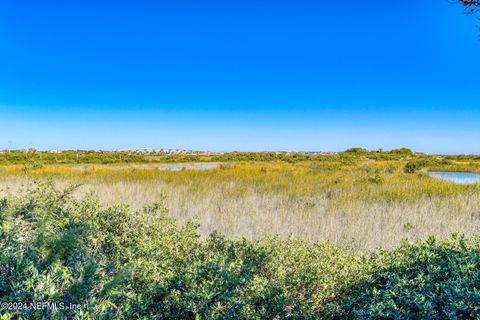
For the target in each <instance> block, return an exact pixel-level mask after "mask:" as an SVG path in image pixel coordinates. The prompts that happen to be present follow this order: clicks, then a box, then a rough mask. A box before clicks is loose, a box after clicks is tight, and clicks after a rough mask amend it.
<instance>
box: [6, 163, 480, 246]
mask: <svg viewBox="0 0 480 320" xmlns="http://www.w3.org/2000/svg"><path fill="white" fill-rule="evenodd" d="M227 158H228V157H227ZM384 158H387V159H384ZM392 158H393V159H392ZM395 158H396V159H395ZM398 158H400V157H399V156H396V157H392V156H391V155H388V156H385V155H383V156H382V155H380V156H379V155H378V154H373V155H346V156H341V157H339V156H334V155H332V156H322V157H321V158H318V159H307V160H304V159H301V160H300V161H291V159H284V158H281V157H280V158H279V159H276V160H275V159H274V160H269V159H267V160H268V161H265V160H264V161H243V162H242V161H228V162H224V163H223V164H221V165H220V166H219V167H218V168H215V169H211V170H203V171H200V170H197V171H196V170H183V171H165V170H157V169H158V167H159V166H160V165H159V164H152V163H140V164H125V163H119V164H108V165H107V164H88V165H85V164H45V165H4V166H2V167H0V190H1V191H0V192H1V193H2V194H15V193H16V192H17V191H18V190H19V189H22V188H23V187H25V186H27V185H28V184H29V183H30V182H31V181H33V180H39V181H42V180H43V181H45V180H51V181H53V182H54V183H56V184H57V185H58V186H61V187H66V186H68V185H71V184H73V185H79V188H78V190H77V191H76V194H77V195H78V196H82V195H85V194H89V193H94V194H95V196H96V197H98V198H99V200H100V201H101V202H102V203H104V204H108V205H114V204H119V203H125V204H128V205H130V206H131V207H133V208H136V209H139V208H142V207H143V206H145V205H148V204H151V203H155V202H161V203H162V204H164V205H165V206H166V207H168V208H169V212H170V214H172V215H173V216H174V217H175V218H176V219H177V221H178V222H179V223H180V224H184V223H186V222H187V221H189V220H191V219H196V220H197V221H198V222H199V224H200V233H201V235H202V236H207V235H208V234H210V233H211V232H213V231H218V232H221V233H222V234H224V235H226V236H227V237H230V238H243V237H244V238H247V239H250V240H253V239H261V238H262V237H264V236H273V235H278V236H279V237H281V238H282V239H287V238H295V239H302V240H307V241H323V240H330V241H332V242H333V243H335V244H336V245H340V246H344V247H348V248H349V249H350V250H353V251H354V252H365V251H370V250H373V249H376V248H378V247H386V248H390V247H393V246H395V245H398V244H399V243H400V241H401V240H402V239H404V238H409V239H412V240H416V239H420V238H425V237H428V236H430V235H434V236H439V237H445V236H448V235H449V234H450V233H453V232H462V233H465V234H474V233H475V232H476V231H477V230H478V229H479V227H480V201H479V200H480V186H478V185H457V184H454V183H450V182H445V181H441V180H437V179H434V178H431V177H429V176H428V175H427V174H425V170H426V169H429V168H431V169H436V170H438V169H443V170H461V171H478V169H479V164H480V161H478V160H476V159H470V158H467V159H463V160H462V159H455V160H448V161H445V160H444V159H443V160H442V161H438V160H437V158H436V157H425V156H422V157H417V156H410V158H409V159H405V160H398ZM170 160H171V159H170ZM180 160H184V159H183V158H180ZM217 160H218V159H217ZM281 160H289V161H281ZM417 162H421V165H420V166H418V168H417V169H418V170H417V171H418V172H414V173H406V172H405V171H406V170H405V167H406V165H407V163H414V164H415V163H417Z"/></svg>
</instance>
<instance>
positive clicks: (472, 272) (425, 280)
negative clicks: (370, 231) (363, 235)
mask: <svg viewBox="0 0 480 320" xmlns="http://www.w3.org/2000/svg"><path fill="white" fill-rule="evenodd" d="M479 261H480V242H479V240H478V239H477V238H472V239H465V238H464V237H463V236H461V235H454V236H452V237H451V238H450V239H448V240H446V241H437V240H435V239H434V238H433V237H432V238H429V239H428V240H426V241H422V242H418V243H416V244H412V243H408V242H404V243H403V244H402V245H401V246H400V247H399V248H397V249H395V250H392V251H383V250H382V251H379V252H378V253H376V254H375V255H373V256H372V257H371V258H370V259H369V261H368V263H367V267H368V270H369V271H368V272H367V276H365V278H364V279H362V280H361V281H358V282H357V283H354V284H353V286H352V288H350V291H349V292H348V295H346V300H345V303H344V311H345V312H346V314H348V317H349V318H353V319H479V318H480V308H479V307H478V306H479V305H480V290H479V289H478V288H479V287H480V272H479V271H480V268H479Z"/></svg>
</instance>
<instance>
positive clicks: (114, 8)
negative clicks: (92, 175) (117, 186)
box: [0, 0, 480, 153]
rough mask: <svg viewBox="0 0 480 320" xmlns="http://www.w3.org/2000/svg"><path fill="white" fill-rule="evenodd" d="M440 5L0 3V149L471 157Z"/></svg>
mask: <svg viewBox="0 0 480 320" xmlns="http://www.w3.org/2000/svg"><path fill="white" fill-rule="evenodd" d="M476 23H477V21H476V20H475V18H474V17H473V16H467V15H464V14H463V13H462V8H461V7H460V6H457V5H452V4H449V2H448V1H447V0H422V1H418V0H404V1H391V2H390V1H352V0H351V1H348V0H347V1H303V0H296V1H281V0H275V1H273V0H265V1H260V0H256V1H253V0H242V1H169V2H167V1H145V0H143V1H142V0H138V1H125V0H118V1H113V0H111V1H102V0H97V1H90V0H86V1H48V0H46V1H22V0H15V1H14V0H6V1H2V2H1V3H0V148H27V147H36V148H40V149H50V148H57V147H58V148H61V149H70V148H82V149H92V148H103V149H116V148H129V147H178V148H192V149H209V150H224V151H231V150H252V151H256V150H285V149H286V150H332V151H335V150H343V149H345V148H347V147H352V146H362V147H367V148H371V149H377V148H385V149H389V148H395V147H402V146H407V147H411V148H413V149H416V150H419V151H426V152H432V153H440V152H441V153H480V88H479V83H480V82H479V80H480V78H479V77H480V62H479V60H478V57H479V56H480V32H478V31H477V29H476V28H475V24H476Z"/></svg>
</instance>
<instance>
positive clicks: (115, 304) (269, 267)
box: [0, 185, 480, 319]
mask: <svg viewBox="0 0 480 320" xmlns="http://www.w3.org/2000/svg"><path fill="white" fill-rule="evenodd" d="M71 191H72V189H67V190H56V189H54V188H53V187H52V186H49V185H38V186H36V187H34V188H32V189H31V190H30V191H28V192H26V193H25V194H23V195H21V196H18V197H8V198H4V199H1V200H0V275H1V276H0V300H1V302H7V303H10V302H11V303H13V302H33V301H37V302H38V301H47V302H57V303H58V302H63V303H66V304H68V303H75V304H80V305H81V308H80V309H79V310H49V309H43V310H32V309H23V310H5V309H4V310H2V311H1V313H2V317H3V318H2V319H10V318H12V319H17V318H24V319H65V318H78V319H140V318H142V319H145V318H146V319H420V318H422V319H447V318H449V319H475V318H478V317H480V313H479V312H480V310H479V308H478V305H480V291H479V290H478V288H479V287H480V270H479V262H480V242H479V239H478V238H476V237H474V238H464V237H462V236H459V235H457V236H453V237H452V238H450V239H449V240H446V241H438V240H435V239H433V238H430V239H428V240H426V241H422V242H418V243H415V244H411V243H408V242H404V243H403V244H402V245H401V246H400V247H399V248H397V249H394V250H379V251H377V252H375V253H374V254H371V255H365V256H355V255H352V254H349V253H347V252H345V251H344V250H342V249H340V248H338V247H336V246H333V245H332V244H329V243H315V244H308V243H305V242H302V241H297V240H279V239H275V238H273V239H265V240H262V241H247V240H229V239H226V238H224V237H223V236H221V235H219V234H212V235H211V236H210V237H209V238H208V239H200V237H199V234H198V232H197V228H198V226H197V225H196V224H195V223H194V222H190V223H187V224H186V225H184V226H183V227H182V228H179V227H178V226H177V225H176V223H175V221H174V220H173V219H172V218H171V217H170V216H169V215H168V212H167V210H166V209H165V208H164V207H163V206H162V205H161V204H155V205H152V206H149V207H146V208H144V209H143V210H140V211H133V210H132V209H130V208H129V207H127V206H114V207H104V206H101V205H100V204H99V203H98V202H97V201H96V200H94V199H92V198H86V199H82V200H76V199H75V198H73V197H72V195H71Z"/></svg>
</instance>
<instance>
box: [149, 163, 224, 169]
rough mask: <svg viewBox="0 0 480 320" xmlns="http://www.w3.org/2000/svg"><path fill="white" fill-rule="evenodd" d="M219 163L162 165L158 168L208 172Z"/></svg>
mask: <svg viewBox="0 0 480 320" xmlns="http://www.w3.org/2000/svg"><path fill="white" fill-rule="evenodd" d="M219 165H220V164H219V163H193V164H177V163H176V164H164V165H161V166H159V167H158V169H160V170H168V171H180V170H209V169H214V168H216V167H218V166H219Z"/></svg>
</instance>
